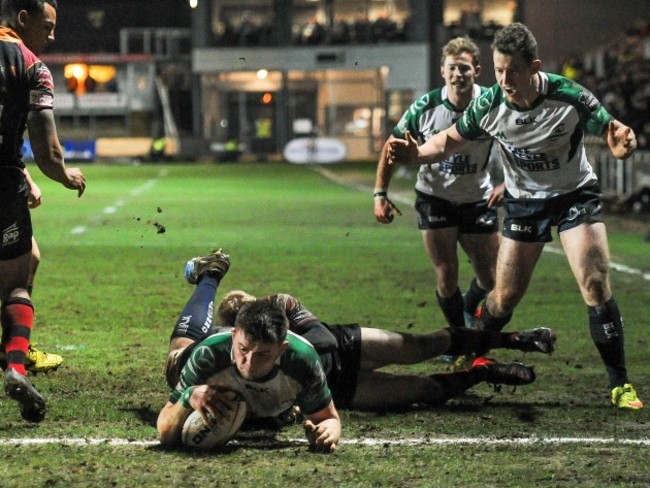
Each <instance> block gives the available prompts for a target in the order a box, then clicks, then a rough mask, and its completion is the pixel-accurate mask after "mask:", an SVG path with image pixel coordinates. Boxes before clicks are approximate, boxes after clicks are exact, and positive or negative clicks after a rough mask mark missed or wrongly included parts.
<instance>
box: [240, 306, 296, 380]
mask: <svg viewBox="0 0 650 488" xmlns="http://www.w3.org/2000/svg"><path fill="white" fill-rule="evenodd" d="M288 329H289V321H288V320H287V317H286V315H285V314H284V312H283V311H282V309H281V308H280V307H278V306H277V305H275V304H273V303H271V302H268V301H266V300H255V301H254V302H251V303H247V304H245V305H244V306H243V307H242V308H241V310H240V311H239V313H238V314H237V318H236V319H235V328H234V329H233V331H232V336H233V357H234V360H235V364H236V366H237V370H238V371H239V374H240V375H241V376H242V377H243V378H245V379H248V380H259V379H262V378H264V377H265V376H267V375H268V374H269V373H270V372H271V371H273V368H274V367H275V365H276V362H277V360H278V359H279V358H280V356H282V354H283V353H284V351H285V349H286V348H287V341H286V338H287V331H288Z"/></svg>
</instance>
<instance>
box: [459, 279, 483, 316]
mask: <svg viewBox="0 0 650 488" xmlns="http://www.w3.org/2000/svg"><path fill="white" fill-rule="evenodd" d="M487 293H488V292H487V291H486V290H484V289H483V288H481V287H480V286H478V281H476V278H474V279H473V280H472V283H471V284H470V285H469V289H468V290H467V293H465V312H466V313H468V314H469V315H471V316H472V317H473V316H474V314H475V313H476V309H477V308H478V305H479V303H481V302H482V301H483V300H484V299H485V296H486V295H487Z"/></svg>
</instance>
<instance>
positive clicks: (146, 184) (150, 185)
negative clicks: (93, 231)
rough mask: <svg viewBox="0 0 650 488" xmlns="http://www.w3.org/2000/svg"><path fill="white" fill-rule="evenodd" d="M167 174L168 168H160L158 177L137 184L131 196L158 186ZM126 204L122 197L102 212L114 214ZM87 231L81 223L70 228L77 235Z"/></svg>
mask: <svg viewBox="0 0 650 488" xmlns="http://www.w3.org/2000/svg"><path fill="white" fill-rule="evenodd" d="M167 174H169V171H168V170H166V169H163V170H160V172H159V173H158V177H157V178H154V179H152V180H148V181H145V182H144V183H143V184H142V185H140V186H137V187H135V188H134V189H133V190H131V192H130V194H131V196H133V197H137V196H140V195H142V194H143V193H144V192H146V191H148V190H150V189H152V188H153V187H154V186H156V183H157V182H158V180H159V179H160V178H162V177H164V176H167ZM124 204H125V201H124V199H122V198H120V199H119V200H117V201H116V202H115V203H114V204H113V205H109V206H108V207H106V208H105V209H104V210H103V211H102V213H103V214H105V215H112V214H114V213H116V212H117V210H118V209H119V208H120V207H123V206H124ZM87 231H88V226H86V225H79V226H77V227H73V228H72V229H70V233H71V234H76V235H80V234H85V233H86V232H87Z"/></svg>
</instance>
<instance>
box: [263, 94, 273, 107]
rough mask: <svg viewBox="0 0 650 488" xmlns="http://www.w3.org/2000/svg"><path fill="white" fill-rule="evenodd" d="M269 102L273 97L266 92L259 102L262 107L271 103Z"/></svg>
mask: <svg viewBox="0 0 650 488" xmlns="http://www.w3.org/2000/svg"><path fill="white" fill-rule="evenodd" d="M271 100H273V95H271V94H270V93H269V92H266V93H265V94H264V95H262V98H261V102H262V103H263V104H264V105H266V104H268V103H271Z"/></svg>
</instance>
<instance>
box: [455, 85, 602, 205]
mask: <svg viewBox="0 0 650 488" xmlns="http://www.w3.org/2000/svg"><path fill="white" fill-rule="evenodd" d="M539 79H540V86H539V93H540V96H539V97H538V98H537V100H535V102H534V104H533V106H532V107H530V108H521V107H516V106H514V105H512V104H510V103H508V101H507V100H506V98H505V96H504V95H503V92H502V90H501V88H500V87H499V85H494V86H493V87H492V88H490V89H489V90H488V91H487V92H485V93H483V94H482V95H481V96H480V97H479V98H477V99H474V100H472V102H471V103H470V105H469V107H467V110H465V112H464V114H463V116H462V117H461V119H460V120H458V122H457V123H456V128H457V129H458V132H459V133H460V135H461V136H463V137H464V138H466V139H476V138H479V137H484V136H485V134H489V135H491V136H493V137H494V138H495V139H496V140H497V141H498V142H499V144H500V146H501V149H502V151H501V152H502V153H503V155H504V157H503V158H502V162H503V166H504V179H505V183H506V188H507V190H508V192H509V193H510V194H511V195H512V196H513V197H515V198H549V197H553V196H557V195H561V194H564V193H568V192H571V191H573V190H575V189H576V188H580V187H582V186H585V185H590V184H594V183H596V182H597V177H596V174H595V173H594V171H593V168H592V167H591V165H590V164H589V161H587V156H586V153H585V147H584V133H585V132H587V133H589V134H594V135H597V136H600V135H602V134H603V133H604V131H605V130H606V129H607V126H608V123H609V122H610V121H611V120H612V116H611V115H610V114H609V113H608V112H607V110H605V108H604V107H603V106H602V105H601V104H600V102H599V101H598V100H597V99H596V98H595V97H594V95H593V94H592V93H591V92H590V91H589V90H587V89H586V88H584V87H583V86H581V85H579V84H578V83H576V82H574V81H572V80H570V79H568V78H565V77H563V76H560V75H555V74H551V73H543V72H540V73H539Z"/></svg>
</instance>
